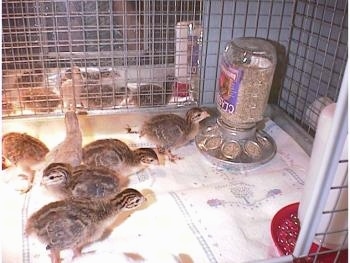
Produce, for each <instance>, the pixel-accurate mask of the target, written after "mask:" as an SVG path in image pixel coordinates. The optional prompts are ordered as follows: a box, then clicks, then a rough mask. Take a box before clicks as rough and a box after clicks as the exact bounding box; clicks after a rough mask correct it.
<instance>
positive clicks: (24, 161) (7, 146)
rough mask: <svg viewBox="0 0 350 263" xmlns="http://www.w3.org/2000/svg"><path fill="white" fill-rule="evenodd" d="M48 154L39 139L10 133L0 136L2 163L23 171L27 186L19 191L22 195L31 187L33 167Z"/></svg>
mask: <svg viewBox="0 0 350 263" xmlns="http://www.w3.org/2000/svg"><path fill="white" fill-rule="evenodd" d="M48 152H49V149H48V148H47V147H46V145H45V144H44V143H43V142H42V141H40V140H39V139H37V138H35V137H33V136H30V135H29V134H26V133H18V132H10V133H6V134H4V135H3V136H2V155H3V157H4V158H5V159H3V163H4V161H5V163H6V160H8V161H9V162H10V163H11V165H14V166H16V167H19V168H20V169H22V170H23V172H24V173H25V174H24V177H25V178H26V179H27V181H28V186H27V187H26V188H25V189H21V192H22V193H26V192H28V191H29V190H30V189H31V188H32V185H33V180H34V175H35V165H37V164H39V163H41V162H42V161H44V159H45V155H46V154H47V153H48Z"/></svg>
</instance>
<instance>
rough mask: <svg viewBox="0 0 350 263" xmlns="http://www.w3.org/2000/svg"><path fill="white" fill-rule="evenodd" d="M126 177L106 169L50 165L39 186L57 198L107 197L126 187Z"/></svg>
mask: <svg viewBox="0 0 350 263" xmlns="http://www.w3.org/2000/svg"><path fill="white" fill-rule="evenodd" d="M127 182H128V180H127V179H126V177H123V176H121V175H120V174H118V173H117V172H115V171H113V170H110V169H108V168H106V167H90V166H86V165H79V166H77V167H75V168H73V167H72V166H71V165H69V164H67V163H51V164H49V165H48V166H47V167H46V168H45V170H44V172H43V177H42V179H41V185H43V186H45V187H46V188H47V189H48V190H49V191H50V192H53V193H54V194H56V195H58V196H59V197H68V196H75V197H86V198H92V197H108V196H111V195H112V194H116V193H118V192H119V191H120V189H121V188H123V187H124V186H126V185H127Z"/></svg>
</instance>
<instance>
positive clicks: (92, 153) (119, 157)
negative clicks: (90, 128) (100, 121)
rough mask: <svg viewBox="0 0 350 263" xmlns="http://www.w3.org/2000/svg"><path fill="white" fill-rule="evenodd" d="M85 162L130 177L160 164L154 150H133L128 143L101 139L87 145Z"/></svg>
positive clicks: (84, 150)
mask: <svg viewBox="0 0 350 263" xmlns="http://www.w3.org/2000/svg"><path fill="white" fill-rule="evenodd" d="M83 162H84V164H87V165H94V166H105V167H108V168H110V169H113V170H115V171H118V172H120V173H121V174H123V175H130V174H131V173H135V172H137V171H139V170H142V169H144V168H146V167H148V166H149V165H152V164H155V165H157V164H159V160H158V157H157V154H156V152H155V151H154V150H153V149H151V148H138V149H135V150H131V149H130V148H129V146H128V145H127V144H126V143H124V142H122V141H120V140H118V139H101V140H96V141H94V142H91V143H89V144H87V145H85V146H84V147H83Z"/></svg>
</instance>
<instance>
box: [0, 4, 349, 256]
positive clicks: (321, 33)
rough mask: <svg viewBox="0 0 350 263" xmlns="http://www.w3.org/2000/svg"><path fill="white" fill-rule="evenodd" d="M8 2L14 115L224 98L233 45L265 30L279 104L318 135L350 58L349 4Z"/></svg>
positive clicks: (6, 105) (6, 69)
mask: <svg viewBox="0 0 350 263" xmlns="http://www.w3.org/2000/svg"><path fill="white" fill-rule="evenodd" d="M2 10H3V15H2V24H3V34H2V51H3V57H2V70H3V78H2V80H3V89H2V114H3V115H2V116H3V118H4V119H6V118H21V117H26V116H36V117H45V116H48V115H56V114H63V112H64V111H65V109H66V107H72V106H74V107H78V109H79V110H83V111H87V112H95V111H98V112H99V113H102V114H103V113H107V112H109V111H111V110H112V111H114V112H118V111H122V110H136V111H143V110H146V109H147V110H148V109H150V110H152V109H155V108H156V109H159V108H162V109H170V108H172V107H180V106H188V105H197V104H199V105H206V106H213V105H215V102H216V92H217V79H218V76H219V62H220V55H221V54H222V52H223V50H224V48H225V45H226V43H227V42H228V41H229V40H231V39H233V38H237V37H242V36H254V37H261V38H264V39H268V40H270V41H271V42H272V43H273V44H274V45H275V47H276V50H277V55H278V61H277V67H276V71H275V77H274V81H273V84H272V88H271V93H270V98H269V102H270V103H271V104H274V105H277V106H278V107H279V108H281V109H282V110H283V111H284V112H285V113H287V114H288V115H289V116H290V117H291V118H292V119H293V120H295V121H296V122H297V123H298V124H299V125H300V126H301V127H303V128H304V130H305V131H306V132H308V133H309V134H310V135H312V136H313V135H314V133H315V129H316V123H317V117H318V115H319V113H320V110H321V109H322V108H323V107H324V106H325V105H327V104H329V103H330V102H332V101H334V102H336V101H338V99H339V92H340V87H341V83H342V80H343V78H344V72H345V66H346V62H347V44H348V43H347V38H348V35H347V29H348V23H347V22H348V21H347V15H348V4H347V1H346V0H336V1H325V0H315V1H304V0H295V1H292V0H288V1H271V0H259V1H243V0H235V1H229V0H210V1H201V0H195V1H190V0H166V1H156V0H152V1H151V0H105V1H104V0H103V1H97V0H85V1H78V0H69V1H67V0H20V1H15V0H6V1H3V3H2ZM181 22H182V23H184V22H185V25H186V26H185V27H179V23H181ZM193 22H196V23H197V24H199V25H200V26H199V27H198V28H196V27H194V28H192V26H193V25H196V24H195V23H193ZM186 23H187V24H186ZM189 25H191V27H189ZM180 26H181V24H180ZM197 29H198V30H197ZM191 30H192V31H191ZM196 30H197V31H196ZM182 34H183V35H182ZM183 56H184V57H183ZM192 63H193V64H192ZM189 64H191V66H195V68H196V70H195V71H191V70H190V71H188V66H189ZM77 68H78V69H77ZM179 72H180V73H179ZM181 78H185V82H186V83H185V84H184V85H183V83H182V81H179V79H181ZM187 82H188V83H187ZM67 87H68V89H69V88H70V90H73V91H74V92H70V93H67V92H66V90H67ZM343 161H346V162H347V160H343ZM333 162H338V161H337V160H333ZM331 163H332V162H331ZM331 163H330V164H331ZM339 187H342V188H346V189H347V182H346V181H344V182H343V185H341V186H339ZM324 192H325V193H324V195H326V194H327V191H324ZM320 209H321V208H320ZM344 231H346V232H347V230H344ZM309 234H310V233H309ZM302 254H303V253H300V254H298V255H296V256H301V255H302Z"/></svg>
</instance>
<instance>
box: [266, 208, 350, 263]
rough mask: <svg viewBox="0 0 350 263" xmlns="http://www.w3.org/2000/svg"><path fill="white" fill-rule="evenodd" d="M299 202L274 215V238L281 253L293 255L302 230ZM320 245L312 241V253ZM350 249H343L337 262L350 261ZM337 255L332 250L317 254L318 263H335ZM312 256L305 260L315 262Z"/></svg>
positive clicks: (325, 249) (272, 224)
mask: <svg viewBox="0 0 350 263" xmlns="http://www.w3.org/2000/svg"><path fill="white" fill-rule="evenodd" d="M298 207H299V203H294V204H290V205H287V206H285V207H283V208H282V209H280V210H279V211H278V212H277V213H276V215H275V216H274V217H273V219H272V222H271V235H272V239H273V241H274V243H275V245H276V247H277V249H278V251H279V253H280V255H291V254H292V253H293V251H294V247H295V244H296V241H297V238H298V235H299V231H300V222H299V219H298ZM318 247H319V246H318V245H317V244H315V243H312V245H311V248H310V252H309V253H310V254H312V253H316V252H317V251H318ZM328 250H329V249H327V248H324V247H321V248H320V251H322V252H325V251H328ZM347 255H348V250H347V249H346V250H342V251H341V253H340V257H339V258H338V261H337V262H340V263H346V262H348V258H347ZM336 256H337V253H336V252H330V253H327V254H322V255H318V256H317V262H318V263H333V262H335V261H334V260H335V258H336ZM313 260H314V258H313V257H312V256H310V257H307V259H305V261H304V262H313Z"/></svg>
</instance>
